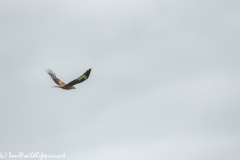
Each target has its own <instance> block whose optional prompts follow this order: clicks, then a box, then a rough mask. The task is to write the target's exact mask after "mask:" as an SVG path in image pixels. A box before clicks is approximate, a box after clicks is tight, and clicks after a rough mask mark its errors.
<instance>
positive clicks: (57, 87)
mask: <svg viewBox="0 0 240 160" xmlns="http://www.w3.org/2000/svg"><path fill="white" fill-rule="evenodd" d="M52 87H54V88H60V87H59V86H52Z"/></svg>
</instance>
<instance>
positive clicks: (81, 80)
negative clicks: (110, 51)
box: [66, 68, 92, 86]
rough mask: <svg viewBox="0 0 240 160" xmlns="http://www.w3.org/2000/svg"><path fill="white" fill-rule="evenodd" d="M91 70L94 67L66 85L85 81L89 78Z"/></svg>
mask: <svg viewBox="0 0 240 160" xmlns="http://www.w3.org/2000/svg"><path fill="white" fill-rule="evenodd" d="M91 70H92V68H90V69H89V70H87V71H86V72H85V73H84V74H83V75H81V76H80V77H78V78H77V79H75V80H73V81H71V82H69V83H68V84H66V86H74V85H75V84H78V83H81V82H83V81H85V80H86V79H88V77H89V75H90V73H91Z"/></svg>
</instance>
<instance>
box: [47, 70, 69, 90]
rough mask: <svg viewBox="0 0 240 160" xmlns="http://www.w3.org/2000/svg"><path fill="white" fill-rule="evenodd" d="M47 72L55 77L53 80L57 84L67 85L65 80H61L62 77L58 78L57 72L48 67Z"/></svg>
mask: <svg viewBox="0 0 240 160" xmlns="http://www.w3.org/2000/svg"><path fill="white" fill-rule="evenodd" d="M46 72H47V73H48V74H49V75H50V76H51V78H52V79H53V81H54V82H55V83H56V84H57V85H59V86H64V85H65V83H64V82H63V81H61V80H60V79H58V78H57V77H56V75H55V73H53V71H52V70H50V69H48V70H46Z"/></svg>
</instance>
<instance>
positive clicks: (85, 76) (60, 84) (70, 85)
mask: <svg viewBox="0 0 240 160" xmlns="http://www.w3.org/2000/svg"><path fill="white" fill-rule="evenodd" d="M91 70H92V69H91V68H90V69H89V70H87V71H86V72H85V73H84V74H83V75H81V76H80V77H78V78H77V79H75V80H73V81H71V82H69V83H68V84H65V83H64V82H63V81H61V80H60V79H58V78H57V77H56V75H55V73H53V71H52V70H49V69H48V70H46V71H47V73H48V74H49V75H50V76H51V78H52V79H53V81H54V82H55V83H56V84H57V85H58V86H54V87H56V88H62V89H66V90H70V89H76V88H75V87H73V86H74V85H76V84H78V83H81V82H83V81H85V80H87V79H88V77H89V75H90V73H91Z"/></svg>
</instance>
